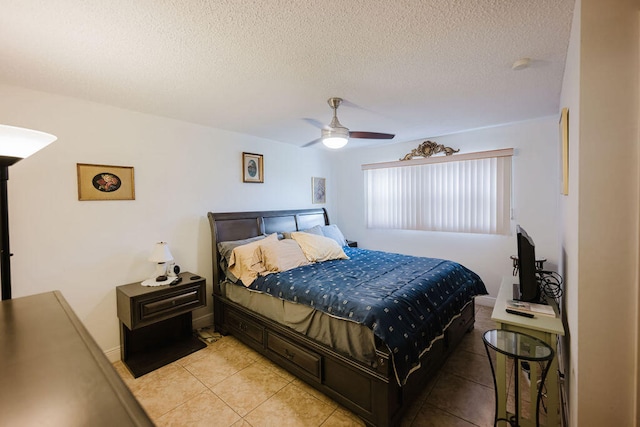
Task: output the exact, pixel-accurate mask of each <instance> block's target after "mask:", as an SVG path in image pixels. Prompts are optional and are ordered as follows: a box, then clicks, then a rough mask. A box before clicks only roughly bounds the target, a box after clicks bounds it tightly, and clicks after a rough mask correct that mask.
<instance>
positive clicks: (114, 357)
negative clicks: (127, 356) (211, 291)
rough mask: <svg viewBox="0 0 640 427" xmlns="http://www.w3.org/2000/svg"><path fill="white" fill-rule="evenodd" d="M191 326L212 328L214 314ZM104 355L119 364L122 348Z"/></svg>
mask: <svg viewBox="0 0 640 427" xmlns="http://www.w3.org/2000/svg"><path fill="white" fill-rule="evenodd" d="M191 324H192V325H193V329H200V328H206V327H207V326H211V325H213V313H209V314H205V315H204V316H200V317H198V318H197V319H193V320H192V322H191ZM104 355H105V356H107V359H109V362H111V363H115V362H117V361H118V360H120V346H117V347H114V348H112V349H109V350H105V352H104Z"/></svg>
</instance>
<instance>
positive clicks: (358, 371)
mask: <svg viewBox="0 0 640 427" xmlns="http://www.w3.org/2000/svg"><path fill="white" fill-rule="evenodd" d="M208 218H209V222H210V226H211V235H212V264H213V283H214V285H213V314H214V327H215V329H216V330H217V331H219V332H220V333H222V334H231V335H233V336H235V337H236V338H237V339H238V340H240V341H242V342H243V343H245V344H246V345H248V346H249V347H251V348H253V349H254V350H256V351H257V352H259V353H260V354H262V355H263V356H265V357H266V358H268V359H269V360H271V361H273V362H274V363H276V364H278V365H279V366H281V367H283V368H284V369H286V370H287V371H289V372H291V373H292V374H294V375H296V376H297V377H298V378H300V379H302V380H304V381H305V382H306V383H308V384H309V385H311V386H313V387H315V388H316V389H318V390H320V391H321V392H323V393H324V394H326V395H327V396H329V397H331V398H332V399H334V400H335V401H337V402H338V403H340V404H341V405H343V406H344V407H346V408H348V409H349V410H351V411H352V412H354V413H355V414H357V415H358V416H360V417H361V418H362V419H363V421H364V422H365V423H366V424H367V425H372V426H395V425H398V424H399V423H400V420H401V418H402V415H403V413H404V412H405V410H406V409H407V408H408V406H409V405H410V403H411V402H412V400H413V399H414V398H415V397H416V396H417V395H418V394H419V393H420V392H421V391H422V389H423V387H424V385H425V384H426V382H427V381H428V380H429V379H430V378H431V377H433V376H434V375H435V373H436V372H437V370H438V369H439V367H440V366H441V365H442V364H443V362H444V361H445V360H446V357H447V356H448V355H449V354H450V353H451V352H452V351H453V349H454V348H455V347H456V345H457V344H458V343H459V342H460V341H461V340H462V338H463V337H464V334H465V332H467V331H469V330H471V329H472V328H473V325H474V296H475V295H478V294H486V289H485V287H484V284H483V283H482V281H481V280H480V278H479V277H478V276H477V275H475V273H473V272H471V271H469V270H467V269H466V268H464V267H462V266H460V265H459V264H457V263H453V262H451V261H446V260H438V259H431V258H418V257H410V256H406V255H400V254H388V253H384V252H377V251H367V250H364V249H359V248H352V247H350V246H349V245H346V244H345V245H344V246H343V247H342V254H343V255H344V257H342V256H341V257H340V258H337V259H330V260H328V261H325V262H315V263H310V264H308V265H301V266H299V267H295V268H292V269H287V270H286V271H282V272H275V273H273V274H266V273H264V274H260V275H258V277H257V278H255V280H254V281H253V282H251V284H250V285H249V284H248V283H247V286H243V281H242V280H238V278H237V277H234V275H233V274H230V273H229V270H230V269H229V253H231V251H230V250H229V248H231V247H233V248H236V247H238V246H241V247H242V248H249V247H250V246H256V245H258V244H262V243H255V244H252V245H249V244H248V243H246V242H251V243H253V242H255V241H256V240H255V239H263V238H264V236H268V237H267V238H268V239H269V240H270V241H278V240H280V239H283V238H284V237H287V238H289V237H291V236H293V237H294V239H295V238H297V239H301V238H302V237H304V239H311V240H313V241H314V242H316V241H320V240H321V239H324V240H322V242H325V241H326V240H331V239H327V237H326V233H328V232H329V231H331V232H332V233H333V232H334V230H335V229H334V228H331V227H335V226H332V225H330V222H329V218H328V215H327V212H326V210H325V209H324V208H320V209H301V210H285V211H262V212H237V213H212V212H209V213H208ZM318 229H322V230H324V233H325V236H324V237H321V238H318V237H315V236H310V235H309V234H314V233H315V232H317V231H318ZM312 230H315V232H314V233H312ZM301 231H306V233H296V232H301ZM318 234H320V235H322V232H319V233H318ZM339 234H340V233H339ZM267 238H264V240H260V241H261V242H265V241H266V239H267ZM342 238H343V237H342ZM314 239H317V240H314ZM303 241H304V240H298V241H297V242H298V243H300V246H302V247H304V244H303ZM337 241H338V242H339V241H340V239H339V238H338V239H337ZM240 243H245V244H244V245H240ZM342 243H343V244H344V243H346V241H343V242H342ZM230 244H232V245H230ZM334 246H338V247H339V246H341V245H339V244H337V243H335V244H334ZM261 247H262V248H263V249H264V248H265V247H267V246H266V244H265V245H263V246H261ZM305 250H306V249H305ZM263 253H264V252H263ZM234 255H235V253H234ZM305 255H308V254H307V252H305ZM232 261H233V262H235V260H234V259H232ZM374 268H376V269H378V268H383V269H384V271H383V273H378V272H377V271H378V270H375V271H374ZM234 281H235V282H236V283H233V282H234ZM244 281H245V282H249V280H246V279H245V280H244ZM307 282H309V283H307ZM428 282H433V284H431V285H429V284H428ZM423 286H424V288H423ZM378 293H379V294H378ZM404 297H407V298H408V299H407V300H406V301H405V300H404V299H403V298H404ZM325 302H326V304H325Z"/></svg>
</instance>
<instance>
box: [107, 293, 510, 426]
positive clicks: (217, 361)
mask: <svg viewBox="0 0 640 427" xmlns="http://www.w3.org/2000/svg"><path fill="white" fill-rule="evenodd" d="M490 317H491V308H488V307H483V306H477V307H476V324H475V329H474V330H473V331H471V332H470V333H468V334H467V336H465V338H464V340H463V341H462V343H461V344H460V346H459V347H458V348H457V349H456V351H455V352H454V353H453V354H452V355H451V356H450V357H449V360H448V361H447V362H446V363H445V365H444V366H443V367H442V369H441V370H440V372H439V373H438V375H437V376H436V377H435V378H434V379H433V380H431V381H430V382H429V383H428V384H425V388H424V392H423V393H422V395H421V396H420V397H419V398H418V399H417V400H416V402H415V403H414V404H413V405H412V407H411V408H410V409H409V410H408V412H407V413H406V415H405V417H404V418H403V420H402V426H403V427H409V426H412V427H426V426H437V427H447V426H456V427H457V426H461V427H462V426H491V425H493V416H494V408H495V406H494V405H495V401H494V399H495V398H494V391H493V379H492V376H491V369H490V367H489V362H488V360H487V354H486V352H485V349H484V345H483V343H482V333H483V332H484V331H486V330H488V329H493V328H495V327H496V325H495V323H494V322H493V321H491V319H490ZM114 367H115V368H116V370H117V371H118V373H119V374H120V376H121V377H122V378H123V379H124V381H125V383H126V384H127V385H128V387H129V388H130V389H131V391H132V392H133V394H134V395H135V396H136V398H137V399H138V400H139V401H140V403H141V404H142V406H143V407H144V408H145V410H146V411H147V413H148V414H149V416H150V417H151V419H152V420H153V421H154V422H155V423H156V424H157V425H158V426H186V425H189V426H197V425H202V426H212V425H215V426H220V427H224V426H234V427H243V426H247V427H249V426H250V427H268V426H274V427H280V426H283V427H286V426H296V427H298V426H310V427H311V426H314V427H315V426H322V427H329V426H361V425H364V423H362V421H361V420H360V419H358V418H357V417H356V416H354V415H353V414H352V413H350V412H349V411H348V410H346V409H344V408H342V407H341V406H340V405H338V404H337V403H335V402H334V401H332V400H331V399H329V398H328V397H326V396H324V395H323V394H322V393H319V392H318V391H316V390H314V389H313V388H311V387H310V386H308V385H306V384H305V383H303V382H301V381H300V380H298V379H296V378H295V377H294V376H292V375H290V374H289V373H287V372H286V371H284V370H283V369H281V368H279V367H277V366H276V365H274V364H272V363H271V362H269V361H268V360H267V359H265V358H264V357H262V356H261V355H259V354H258V353H256V352H254V351H253V350H251V349H249V348H248V347H246V346H244V345H243V344H242V343H240V342H239V341H237V340H236V339H235V338H233V337H231V336H227V337H223V338H222V339H220V340H218V341H217V342H215V343H213V344H211V345H209V346H207V347H206V348H204V349H202V350H200V351H198V352H196V353H193V354H191V355H189V356H187V357H185V358H182V359H180V360H178V361H176V362H174V363H172V364H170V365H167V366H165V367H162V368H160V369H158V370H156V371H153V372H151V373H149V374H147V375H143V376H142V377H140V378H137V379H134V378H133V377H132V376H131V374H130V373H129V372H128V371H127V369H126V367H125V366H124V364H123V363H122V362H120V361H119V362H116V363H114ZM511 400H513V399H511Z"/></svg>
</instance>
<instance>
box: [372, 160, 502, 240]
mask: <svg viewBox="0 0 640 427" xmlns="http://www.w3.org/2000/svg"><path fill="white" fill-rule="evenodd" d="M512 155H513V149H507V150H495V151H489V152H483V153H471V154H464V155H454V156H448V157H444V158H443V157H438V158H427V159H417V160H409V161H403V162H389V163H381V164H373V165H363V166H362V168H363V170H364V177H365V191H366V195H365V199H366V223H367V227H368V228H395V229H407V230H436V231H453V232H460V233H486V234H509V232H510V210H511V156H512Z"/></svg>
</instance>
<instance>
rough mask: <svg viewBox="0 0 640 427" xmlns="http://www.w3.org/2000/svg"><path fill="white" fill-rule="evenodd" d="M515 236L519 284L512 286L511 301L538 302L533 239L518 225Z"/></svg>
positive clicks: (538, 293) (538, 290)
mask: <svg viewBox="0 0 640 427" xmlns="http://www.w3.org/2000/svg"><path fill="white" fill-rule="evenodd" d="M516 235H517V242H518V265H519V268H518V271H519V279H520V283H519V284H514V285H513V299H514V300H518V301H526V302H540V286H538V279H537V277H536V247H535V245H534V243H533V239H532V238H531V237H530V236H529V235H528V234H527V232H526V231H525V230H524V228H522V227H520V225H517V226H516Z"/></svg>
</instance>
